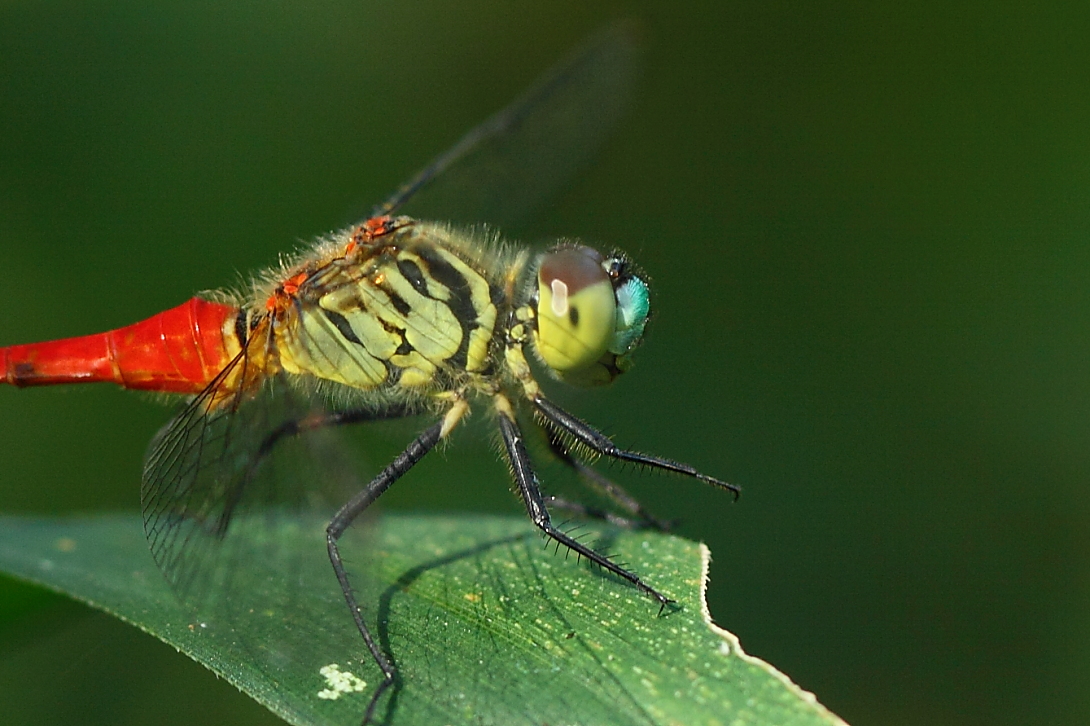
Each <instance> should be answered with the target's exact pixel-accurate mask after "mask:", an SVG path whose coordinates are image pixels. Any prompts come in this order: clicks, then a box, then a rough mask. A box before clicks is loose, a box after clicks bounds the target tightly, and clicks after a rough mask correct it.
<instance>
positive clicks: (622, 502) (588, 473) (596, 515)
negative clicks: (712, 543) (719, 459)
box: [547, 429, 673, 532]
mask: <svg viewBox="0 0 1090 726" xmlns="http://www.w3.org/2000/svg"><path fill="white" fill-rule="evenodd" d="M547 435H548V439H549V448H550V449H551V450H552V452H553V454H554V455H555V456H556V458H558V459H560V461H562V462H563V463H564V464H566V465H568V466H569V467H571V469H572V470H574V471H575V473H576V474H578V475H579V478H580V479H582V480H583V481H584V482H585V483H586V484H587V485H589V486H590V488H592V489H594V490H596V491H598V492H601V493H602V494H604V495H605V496H607V497H609V499H611V500H613V502H614V504H616V505H617V506H619V507H621V509H623V510H624V511H626V512H628V514H630V515H632V517H633V519H629V518H627V517H620V516H617V515H616V514H613V513H612V512H606V511H603V510H600V509H594V508H591V507H585V506H583V505H581V504H579V503H578V502H569V501H565V500H563V499H560V498H558V497H553V499H552V501H551V502H550V503H551V504H553V505H554V506H556V507H559V508H561V509H565V510H567V511H569V512H572V513H574V514H578V515H580V516H584V517H591V518H593V519H604V520H605V521H607V522H609V523H610V524H613V525H616V526H618V527H624V528H626V529H655V530H658V531H660V532H666V531H668V530H669V529H670V527H671V525H672V524H673V523H672V522H667V521H664V520H661V519H658V518H657V517H655V516H654V515H652V514H651V513H650V512H648V511H647V510H646V509H644V507H643V505H642V504H640V503H639V501H637V500H636V498H635V497H633V496H632V495H631V494H629V493H628V492H627V491H625V489H624V487H622V486H621V485H620V484H618V483H617V482H615V481H613V480H612V479H609V478H608V477H605V476H603V475H602V474H600V473H599V472H598V471H597V470H595V469H594V467H592V466H589V465H588V464H586V463H585V462H582V461H580V460H579V459H577V458H576V457H575V455H574V454H573V453H572V451H571V447H570V446H568V445H567V444H566V443H565V442H564V441H563V439H562V438H561V437H560V436H559V435H558V434H557V433H556V431H554V430H552V429H549V430H548V431H547Z"/></svg>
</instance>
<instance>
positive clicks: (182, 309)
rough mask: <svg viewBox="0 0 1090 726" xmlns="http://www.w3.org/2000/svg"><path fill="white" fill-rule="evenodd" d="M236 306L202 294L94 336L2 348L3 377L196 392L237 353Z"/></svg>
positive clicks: (28, 382)
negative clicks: (204, 298)
mask: <svg viewBox="0 0 1090 726" xmlns="http://www.w3.org/2000/svg"><path fill="white" fill-rule="evenodd" d="M238 312H239V311H238V308H236V307H234V306H233V305H224V304H222V303H213V302H208V301H207V300H202V299H200V298H192V299H190V300H189V301H187V302H185V303H183V304H181V305H179V306H178V307H176V308H171V309H170V310H164V311H163V312H161V313H159V314H157V315H153V316H152V317H150V318H148V319H147V320H142V321H141V322H139V323H134V324H133V325H129V326H126V327H124V328H118V329H117V330H111V331H109V332H106V333H98V334H96V335H85V336H81V337H77V338H65V339H63V340H52V341H47V342H43V343H30V344H28V345H12V346H9V347H7V348H0V381H4V382H7V383H10V384H12V385H14V386H46V385H53V384H58V383H95V382H103V381H104V382H112V383H117V384H118V385H121V386H124V387H125V388H134V389H140V390H146V391H162V392H164V393H199V392H200V391H202V390H203V389H204V388H205V387H206V386H207V385H208V384H209V383H210V382H211V381H212V379H213V378H215V377H216V375H217V374H219V372H220V371H222V370H223V368H224V367H225V366H226V365H227V363H228V362H229V361H230V360H231V358H232V357H233V356H234V355H235V354H236V353H237V352H238V344H237V339H236V337H235V335H234V326H235V321H236V319H237V317H238Z"/></svg>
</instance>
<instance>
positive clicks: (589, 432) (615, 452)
mask: <svg viewBox="0 0 1090 726" xmlns="http://www.w3.org/2000/svg"><path fill="white" fill-rule="evenodd" d="M533 404H534V407H535V408H537V410H538V412H539V413H540V414H541V415H542V416H544V417H545V420H546V421H548V422H549V424H551V425H552V426H555V427H556V428H557V429H559V430H561V431H565V432H567V433H568V434H571V436H572V437H574V438H575V440H576V441H578V442H580V443H582V444H584V445H585V446H587V447H588V448H589V449H591V450H592V451H597V452H598V453H599V454H601V455H602V456H608V457H609V458H611V459H616V460H618V461H630V462H632V463H633V464H639V465H640V466H646V467H649V468H651V469H660V470H662V471H670V472H673V473H675V474H681V475H683V476H689V477H692V478H693V479H697V480H699V481H702V482H704V483H705V484H711V485H712V486H714V487H719V488H720V489H726V490H727V491H729V492H730V493H731V494H733V495H734V498H735V499H737V498H738V495H739V494H741V493H742V490H741V489H740V488H739V487H738V486H736V485H734V484H728V483H727V482H725V481H720V480H719V479H716V478H715V477H711V476H708V475H707V474H703V473H701V472H699V471H697V470H696V469H694V468H693V467H691V466H689V465H688V464H682V463H681V462H678V461H672V460H671V459H664V458H662V457H660V456H652V455H650V454H641V453H639V452H638V451H627V450H625V449H621V448H618V447H617V445H616V444H614V443H613V442H612V441H611V440H610V438H609V437H608V436H606V435H605V434H603V433H602V432H601V431H598V430H597V429H595V428H593V427H592V426H590V424H588V423H586V422H584V421H581V420H580V419H578V418H576V417H575V416H572V415H571V414H570V413H568V412H567V411H565V410H564V409H562V408H560V407H559V406H557V405H556V404H554V403H552V402H551V401H549V400H547V399H546V398H544V397H543V396H537V397H536V398H534V399H533Z"/></svg>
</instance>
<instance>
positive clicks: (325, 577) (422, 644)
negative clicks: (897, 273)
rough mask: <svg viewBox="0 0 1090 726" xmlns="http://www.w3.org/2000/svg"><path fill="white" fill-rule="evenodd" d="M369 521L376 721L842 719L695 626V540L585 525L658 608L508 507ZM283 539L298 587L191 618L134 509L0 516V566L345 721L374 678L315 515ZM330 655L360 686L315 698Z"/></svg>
mask: <svg viewBox="0 0 1090 726" xmlns="http://www.w3.org/2000/svg"><path fill="white" fill-rule="evenodd" d="M367 529H368V532H367V534H366V542H365V543H360V542H353V543H352V548H351V549H350V550H349V552H350V555H349V556H350V557H351V558H352V560H353V563H354V564H355V567H354V568H353V574H354V575H355V576H356V582H357V587H358V589H359V591H360V592H361V593H362V594H363V600H364V602H367V603H368V604H369V605H365V608H368V610H369V612H368V615H369V617H370V620H371V622H372V623H373V624H374V626H375V632H376V633H377V635H378V637H379V639H380V641H381V642H382V644H383V647H384V648H385V649H386V650H387V651H388V652H391V653H392V654H393V656H394V658H395V661H396V662H397V665H398V667H399V669H400V671H401V675H402V679H403V680H402V683H403V688H402V689H401V690H400V691H398V692H397V693H395V695H394V696H393V697H392V699H391V700H390V702H389V704H388V705H383V706H381V707H380V715H383V714H384V715H385V716H387V717H388V723H391V724H416V723H420V724H425V723H427V724H431V723H442V722H451V723H459V722H467V721H471V720H474V721H475V722H481V723H497V724H516V723H542V722H546V723H593V724H619V725H620V724H649V723H664V724H672V723H679V724H680V723H684V724H709V725H712V724H726V723H751V724H765V723H777V724H787V723H791V724H835V723H841V722H840V721H839V719H837V718H836V717H835V716H834V715H832V714H831V713H829V712H828V711H826V710H825V709H824V708H823V707H821V706H820V705H819V704H817V703H816V701H815V700H814V699H813V698H812V696H809V695H808V694H805V692H803V691H801V690H800V689H798V688H797V687H796V686H793V684H790V681H788V680H787V679H786V677H784V676H782V674H779V673H777V672H776V671H775V670H774V669H772V668H771V667H770V666H768V665H767V664H765V663H763V662H762V661H760V660H758V659H755V658H752V657H750V656H747V655H745V654H744V653H743V652H742V651H741V648H740V646H739V645H738V643H737V640H736V639H734V638H733V636H731V635H730V634H729V633H725V631H721V630H718V629H717V628H716V627H715V626H714V625H711V624H710V618H708V616H707V613H706V609H705V607H704V605H703V597H702V596H703V587H704V583H705V580H706V575H707V566H708V560H709V558H708V553H707V550H706V549H705V548H703V546H702V545H698V544H696V543H693V542H689V541H687V540H684V539H681V538H678V537H671V536H664V535H657V534H647V533H625V532H616V531H612V530H609V529H602V530H594V531H595V532H596V533H597V534H598V536H599V537H600V538H602V539H605V540H606V542H605V543H604V544H605V545H606V546H607V548H608V549H609V550H610V551H615V552H617V553H618V554H619V555H620V556H621V557H622V558H623V559H625V560H627V561H629V562H630V564H631V565H632V566H633V567H634V568H635V569H636V570H637V571H638V572H640V573H641V574H642V575H644V576H645V577H647V578H648V580H649V581H651V582H654V583H656V585H658V586H660V587H663V589H664V590H665V592H666V593H667V594H669V595H670V596H672V597H675V598H677V599H678V608H677V609H676V610H674V611H673V612H667V613H665V614H664V615H662V616H661V617H660V616H658V615H657V608H656V606H655V605H653V604H652V603H651V602H649V601H647V600H646V599H644V598H642V597H640V596H639V595H638V594H637V593H635V592H634V591H632V589H631V588H628V587H626V586H625V585H623V584H621V583H619V582H617V581H614V580H612V579H610V578H608V577H605V576H601V575H599V574H597V573H595V572H588V571H587V568H586V567H585V566H582V565H579V564H577V563H575V562H574V560H573V559H570V558H569V559H568V560H565V558H564V557H560V556H556V555H554V554H553V553H552V552H551V551H549V552H545V551H544V549H543V548H542V546H541V543H540V540H539V539H538V537H537V535H536V531H535V530H534V529H533V527H532V526H531V525H529V524H528V523H526V522H525V520H522V519H521V518H503V517H477V516H473V517H419V516H417V517H414V516H386V517H384V518H382V519H381V520H379V521H378V522H376V523H374V524H373V525H372V526H370V527H368V528H367ZM284 537H285V538H286V539H289V540H290V539H294V540H295V541H292V542H291V545H290V546H291V547H305V548H307V551H308V552H313V553H314V559H313V560H308V562H310V563H311V564H312V566H310V567H308V568H307V570H308V571H307V572H306V573H305V574H306V576H307V577H308V578H310V577H312V578H313V580H312V581H309V580H308V582H311V585H308V586H307V587H310V588H312V592H311V591H309V590H308V592H307V593H306V597H303V598H301V599H300V601H299V603H298V608H296V609H294V610H291V611H284V610H276V609H274V608H270V609H269V610H268V611H267V612H266V611H261V610H260V609H251V611H250V616H251V617H250V619H246V618H240V619H238V620H236V621H234V622H223V621H221V622H205V621H202V620H200V619H199V618H198V617H197V616H196V615H195V614H194V613H192V612H191V611H188V610H187V609H186V608H185V607H184V606H182V605H181V604H180V603H179V602H178V601H177V600H176V599H175V598H174V596H173V593H172V592H171V591H170V589H169V587H168V586H167V585H166V583H165V581H163V579H162V578H161V576H160V575H159V572H158V571H157V570H156V568H155V566H154V564H153V562H152V560H151V557H150V554H149V553H148V551H147V546H146V542H145V541H144V539H143V536H142V531H141V527H140V524H139V518H138V517H136V516H135V515H132V516H130V515H109V516H97V517H85V518H80V519H33V518H18V517H0V569H3V570H4V571H6V572H9V573H10V574H13V575H15V576H17V577H21V578H23V579H27V580H30V581H33V582H37V583H39V584H42V585H43V586H45V587H49V588H51V589H54V590H57V591H59V592H63V593H66V594H68V595H70V596H72V597H75V598H77V599H79V600H82V601H84V602H87V603H88V604H91V605H92V606H94V607H97V608H100V609H103V610H106V611H107V612H110V613H112V614H114V615H116V616H118V617H120V618H122V619H123V620H125V621H127V622H130V623H132V624H134V625H136V626H137V627H139V628H141V629H142V630H144V631H145V632H149V633H150V634H152V635H154V636H155V637H158V638H160V639H162V640H164V641H165V642H167V643H170V644H171V645H174V646H175V647H177V648H178V649H180V650H182V651H183V652H185V653H186V654H187V655H189V656H190V657H192V658H194V659H196V660H198V661H199V662H201V663H203V664H204V665H205V666H206V667H208V668H210V669H211V670H213V671H214V672H216V673H217V674H219V675H220V676H222V677H224V678H225V679H227V680H228V681H230V682H231V683H233V684H234V685H235V686H237V687H239V688H240V689H241V690H243V691H245V692H246V693H248V694H250V695H251V696H252V697H254V698H255V699H257V700H258V701H260V702H261V703H263V704H264V705H266V706H267V707H268V708H270V709H271V710H272V711H274V712H275V713H277V714H278V715H280V716H281V717H283V718H285V719H286V720H287V721H289V722H291V723H295V724H348V723H355V722H356V721H357V720H358V719H359V716H360V714H361V713H362V709H363V707H364V705H365V704H366V699H367V698H368V697H369V695H370V690H371V688H373V686H374V683H376V682H377V681H376V678H377V671H376V669H375V668H374V666H373V664H371V663H369V662H368V661H369V658H367V657H366V653H365V651H364V649H363V647H362V643H360V642H359V639H358V635H356V634H355V633H354V630H353V626H352V624H351V620H350V618H349V617H348V614H347V613H346V612H345V607H344V604H343V600H341V598H340V593H339V591H338V590H337V587H336V583H335V581H334V580H333V577H332V573H331V572H329V571H328V569H327V568H328V565H327V564H326V565H325V566H324V567H323V566H322V561H323V559H324V555H325V550H324V546H323V541H322V527H321V524H320V523H315V524H314V526H307V527H300V528H298V529H297V530H296V531H294V532H285V533H284ZM364 547H366V549H363V548H364ZM269 566H270V568H271V569H272V570H275V567H276V563H269ZM262 577H268V573H255V583H254V585H255V587H260V582H259V580H260V578H262ZM260 601H261V597H260V593H258V596H257V597H256V598H255V602H260ZM376 602H377V603H378V607H377V608H375V607H373V605H371V604H373V603H376ZM361 661H362V665H361ZM332 663H337V664H338V666H339V668H340V669H341V670H348V671H351V672H352V673H354V674H356V675H358V676H361V677H362V678H364V679H365V680H367V681H369V682H370V683H369V685H368V686H367V688H366V689H365V690H364V691H363V692H360V693H349V694H346V695H344V696H343V697H341V698H339V699H336V700H329V699H328V698H322V697H320V696H319V692H320V691H322V689H323V688H325V687H326V686H327V683H326V682H325V680H324V679H323V678H322V677H321V675H320V674H319V669H320V668H321V667H323V666H328V665H330V664H332ZM327 695H328V694H327Z"/></svg>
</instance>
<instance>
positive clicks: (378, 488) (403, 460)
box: [326, 422, 443, 725]
mask: <svg viewBox="0 0 1090 726" xmlns="http://www.w3.org/2000/svg"><path fill="white" fill-rule="evenodd" d="M442 430H443V422H439V423H437V424H435V425H433V426H431V427H430V428H428V429H427V430H426V431H424V433H422V434H420V435H419V436H417V437H416V439H414V440H413V442H412V443H410V444H409V445H408V447H406V448H405V450H404V451H402V452H401V453H400V454H398V456H397V458H396V459H394V460H393V461H392V462H391V463H390V465H389V466H387V467H386V468H385V469H383V470H382V471H381V472H380V473H379V474H378V476H376V477H375V478H374V479H372V480H371V483H370V484H368V485H367V486H365V487H364V488H363V489H362V490H361V491H360V492H359V493H358V494H356V496H354V497H353V498H352V499H351V500H350V501H349V502H348V503H347V504H345V505H344V506H343V507H341V508H340V510H338V511H337V513H336V514H335V515H333V519H332V520H330V522H329V526H327V527H326V547H327V549H328V550H329V561H330V562H331V563H332V564H333V572H334V573H336V575H337V581H338V582H339V583H340V585H341V592H342V593H344V599H345V602H347V603H348V609H349V610H350V611H351V612H352V619H353V620H355V622H356V628H357V629H358V630H359V631H360V635H361V636H363V642H364V643H366V644H367V649H368V650H369V651H371V657H372V658H374V659H375V663H376V664H377V665H378V667H379V668H380V669H381V670H382V676H383V679H382V683H380V684H379V686H378V688H377V689H376V690H375V693H374V695H372V696H371V701H370V703H368V704H367V711H366V713H365V714H364V717H363V724H364V725H366V724H368V723H370V721H371V716H372V715H373V713H374V711H375V705H376V704H377V703H378V700H379V698H380V697H381V696H382V694H383V693H385V692H386V689H388V688H389V687H390V686H392V685H393V683H394V679H395V678H396V677H397V669H396V668H394V665H393V663H391V662H390V661H389V659H388V658H387V657H386V656H385V655H384V654H383V652H382V650H381V649H380V648H379V647H378V644H377V643H375V639H374V638H373V637H372V636H371V632H370V631H369V630H368V629H367V624H366V623H364V622H363V615H362V613H361V612H360V606H359V603H358V602H357V600H356V595H355V593H354V592H353V591H352V586H351V584H350V583H349V580H348V571H347V570H346V569H345V567H344V562H343V560H342V559H341V553H340V549H339V548H338V547H337V541H338V540H339V539H340V537H341V535H342V534H344V531H345V530H346V529H348V526H349V525H351V524H352V522H353V520H355V518H356V517H358V516H359V515H360V514H361V513H362V512H363V511H364V510H365V509H367V507H369V506H371V504H372V503H373V502H374V501H375V500H376V499H378V498H379V496H380V495H381V494H382V493H383V492H385V491H386V490H387V489H389V488H390V485H391V484H393V483H394V482H395V481H397V480H398V479H399V478H400V477H401V476H402V475H403V474H404V473H405V472H407V471H408V470H409V469H411V468H412V467H413V466H414V465H415V464H416V463H417V462H418V461H420V460H421V459H422V458H424V456H425V454H427V453H428V452H429V451H431V450H432V449H433V448H435V445H436V444H437V443H438V442H439V439H440V434H441V432H442Z"/></svg>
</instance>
